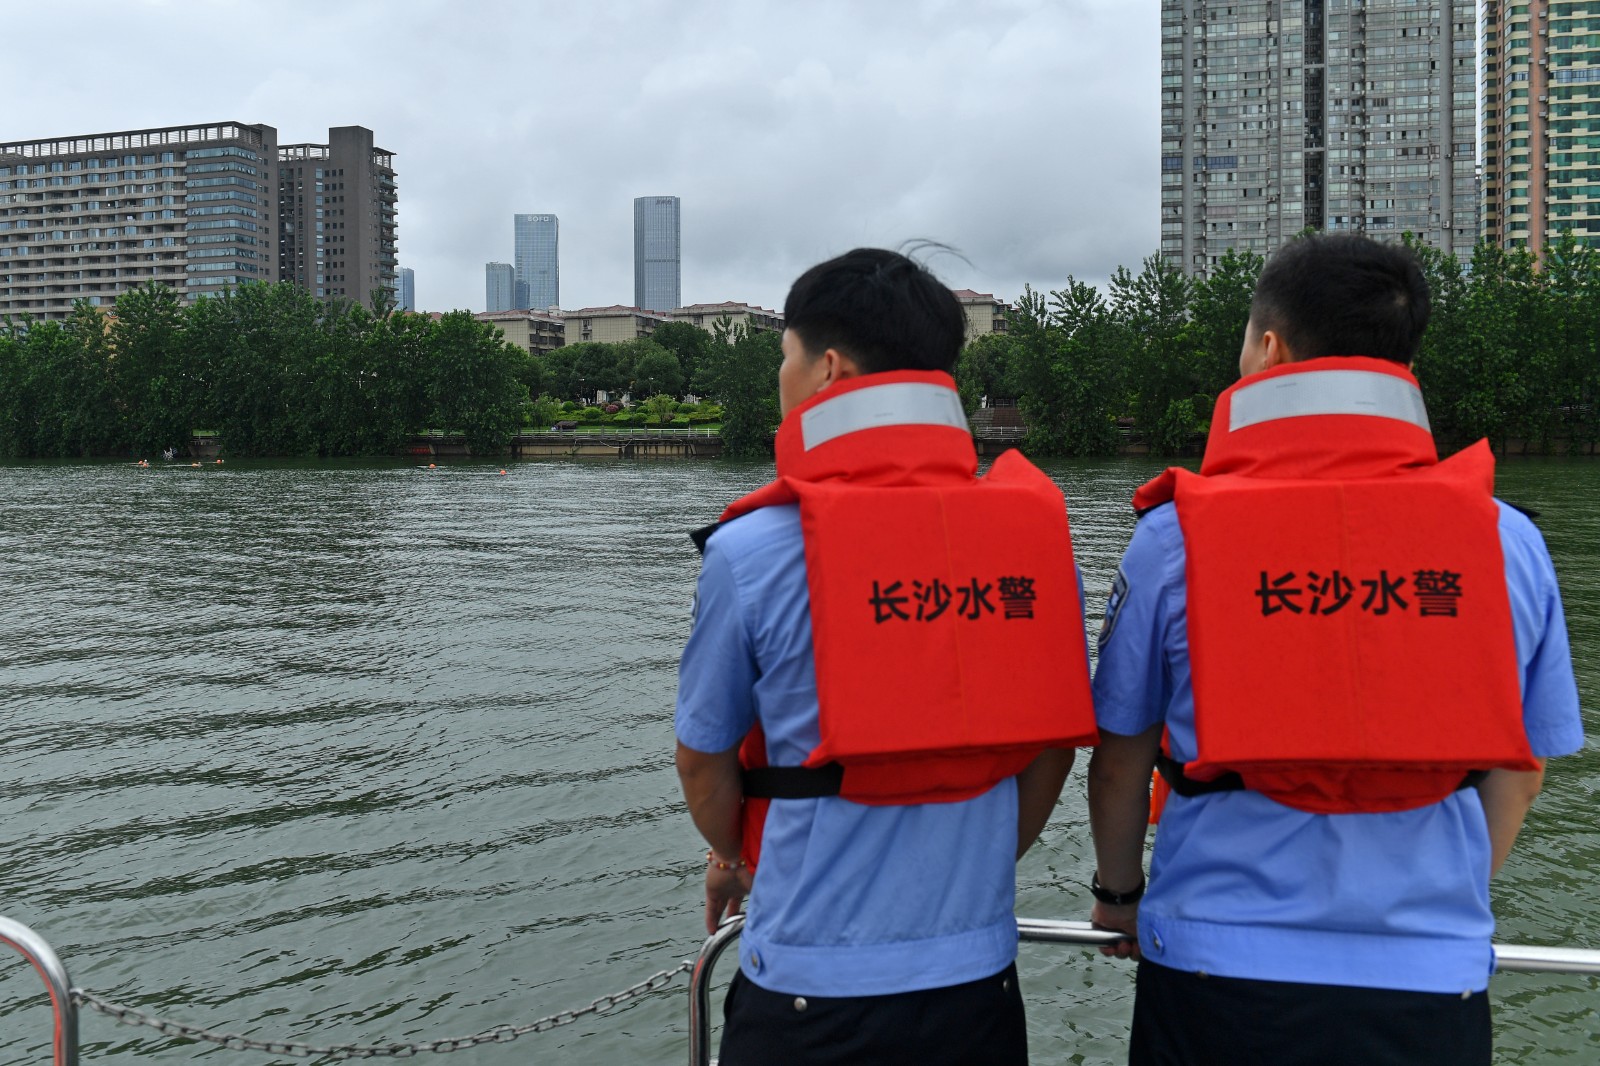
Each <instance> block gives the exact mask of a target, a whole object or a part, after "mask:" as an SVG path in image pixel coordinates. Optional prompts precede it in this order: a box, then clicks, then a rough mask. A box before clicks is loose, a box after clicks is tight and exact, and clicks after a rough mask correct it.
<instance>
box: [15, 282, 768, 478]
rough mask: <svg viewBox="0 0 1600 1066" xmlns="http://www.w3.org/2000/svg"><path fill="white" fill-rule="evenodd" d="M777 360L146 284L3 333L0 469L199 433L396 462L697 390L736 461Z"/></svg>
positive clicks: (749, 341)
mask: <svg viewBox="0 0 1600 1066" xmlns="http://www.w3.org/2000/svg"><path fill="white" fill-rule="evenodd" d="M780 357H781V356H780V353H779V349H778V338H777V337H776V335H773V334H760V333H751V332H748V331H746V330H744V329H743V328H741V327H735V326H732V325H730V324H729V323H728V322H726V321H724V322H721V323H719V324H718V325H717V326H716V328H715V329H714V331H712V332H707V331H706V330H703V329H700V328H699V327H696V326H693V325H690V324H688V323H670V324H668V325H666V326H663V327H662V328H661V329H660V330H659V331H658V332H657V334H656V336H655V337H654V338H647V339H640V340H634V341H629V342H626V343H623V344H594V343H584V344H574V345H569V346H567V347H564V348H560V349H557V350H556V351H554V352H551V353H549V354H547V355H543V356H539V355H532V354H530V353H528V352H526V351H524V350H523V349H521V348H519V347H517V346H515V345H512V344H508V343H506V342H505V340H504V339H503V337H502V336H501V335H500V333H499V331H498V330H497V329H496V328H495V327H494V326H493V325H491V324H488V323H485V322H480V321H478V320H477V319H475V318H474V317H473V316H472V315H471V314H469V313H468V312H465V311H456V312H452V313H450V314H447V315H443V316H441V317H439V318H431V317H429V316H425V315H409V314H395V313H392V311H391V310H390V309H389V308H387V307H385V306H383V305H381V304H380V305H378V306H376V307H375V308H374V309H371V310H369V309H367V308H364V307H361V306H358V305H355V304H352V303H349V302H343V301H325V300H318V299H315V298H313V297H312V296H311V295H310V294H309V293H307V292H306V291H305V290H304V289H300V288H297V287H295V286H294V285H291V284H287V283H284V284H276V285H267V284H251V285H244V286H241V287H240V288H238V289H236V290H232V291H230V292H228V293H226V294H224V295H222V296H218V297H213V298H208V299H204V300H200V301H197V302H195V303H194V304H191V305H185V304H184V303H183V302H182V300H181V299H180V297H179V296H178V294H177V292H176V291H175V290H173V289H170V288H167V287H164V286H147V287H144V288H139V289H135V290H132V291H129V292H126V293H124V294H123V295H122V296H120V297H119V298H118V299H117V302H116V305H115V309H114V313H112V314H107V313H105V312H104V311H102V310H101V309H100V308H97V307H92V306H90V305H89V304H87V303H80V304H78V305H77V306H76V307H74V308H73V311H72V314H71V315H70V316H69V317H68V318H67V319H66V320H65V321H62V322H36V321H31V320H30V321H23V322H14V321H10V320H6V321H4V322H0V457H5V458H47V457H82V456H100V455H130V456H149V455H153V454H155V453H156V452H158V451H160V450H162V449H166V448H174V449H178V450H180V451H181V450H183V449H184V448H185V447H186V446H187V444H188V442H189V440H190V438H191V436H192V435H193V433H194V432H195V431H197V430H200V431H206V432H211V433H215V434H217V435H219V436H220V438H221V440H222V444H223V448H224V449H225V450H226V452H227V454H229V455H234V456H269V455H291V456H292V455H309V456H352V455H390V454H394V453H395V452H396V451H397V450H399V449H400V448H401V447H403V446H404V444H405V443H406V442H407V441H408V440H409V439H410V438H412V437H413V436H415V435H416V434H418V433H420V432H423V431H425V430H428V429H442V430H446V431H448V432H452V433H460V434H463V435H464V436H465V437H466V439H467V442H468V444H469V445H470V446H471V448H472V449H473V451H475V452H478V453H479V454H492V453H494V452H496V451H499V450H501V449H502V448H504V447H505V445H506V443H507V441H508V440H509V439H510V437H511V436H512V434H514V433H516V432H518V431H519V430H523V429H536V430H543V429H548V428H549V427H550V426H551V425H552V424H553V423H554V422H555V421H557V420H559V419H561V418H563V417H570V414H571V412H573V411H574V409H575V407H578V408H581V409H583V410H587V408H584V407H583V406H582V405H585V404H587V403H589V402H590V401H591V400H592V399H593V398H594V397H595V396H597V395H599V394H600V393H602V392H605V393H609V394H611V395H613V396H615V395H617V394H620V393H623V392H629V391H631V392H632V394H633V395H634V396H635V397H636V398H638V399H639V400H641V401H642V402H641V403H640V405H639V407H638V408H637V409H636V410H637V411H638V412H642V417H646V418H654V420H655V421H656V422H657V423H659V424H668V423H670V422H671V421H672V420H673V419H674V418H676V417H679V415H680V414H681V412H682V408H681V405H679V404H678V402H677V399H676V398H677V397H680V396H682V395H684V394H685V393H686V392H691V391H692V392H698V393H701V394H707V393H709V394H713V395H716V396H722V395H727V396H730V397H733V398H734V400H735V403H734V406H733V408H732V409H730V410H728V411H726V412H723V411H720V410H719V411H718V412H717V418H718V420H719V421H721V422H722V423H723V432H724V434H725V435H726V439H727V442H728V448H729V450H730V451H731V452H732V453H733V454H738V455H746V456H750V455H759V454H761V453H762V452H763V450H764V449H765V446H766V438H767V434H768V432H769V428H770V425H773V424H776V418H777V392H776V380H777V363H778V360H779V358H780ZM713 410H715V409H714V408H713ZM697 411H698V409H697ZM683 417H684V419H685V421H688V420H689V418H690V416H688V415H684V416H683ZM578 420H579V421H583V420H584V419H583V418H581V417H580V418H578ZM636 421H638V417H633V418H630V424H632V423H633V422H636Z"/></svg>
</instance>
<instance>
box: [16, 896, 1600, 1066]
mask: <svg viewBox="0 0 1600 1066" xmlns="http://www.w3.org/2000/svg"><path fill="white" fill-rule="evenodd" d="M743 930H744V918H743V917H742V916H741V917H734V918H729V919H727V920H726V921H724V922H723V923H722V925H721V926H720V927H719V928H718V929H717V931H716V932H715V933H712V934H711V935H710V936H709V937H707V938H706V940H705V942H704V943H703V944H702V945H701V947H700V955H699V957H698V958H697V959H695V960H694V961H693V962H689V961H684V962H681V963H679V964H678V965H677V966H676V967H674V968H672V969H670V970H662V971H660V972H658V973H655V974H652V975H651V976H649V977H647V978H645V979H644V980H643V981H640V982H639V983H638V984H635V985H632V986H630V987H628V988H625V989H623V990H622V991H620V992H614V993H612V994H611V995H608V996H601V997H600V998H599V999H596V1000H593V1001H592V1002H590V1003H589V1004H588V1005H587V1006H585V1007H577V1008H574V1009H571V1010H564V1011H559V1012H557V1013H555V1014H552V1015H549V1016H547V1017H544V1018H540V1019H538V1020H537V1021H534V1022H529V1023H526V1024H522V1025H513V1024H509V1023H508V1024H504V1025H497V1026H494V1027H493V1028H491V1029H487V1030H485V1031H484V1032H481V1033H475V1034H473V1035H471V1036H464V1037H454V1038H446V1039H439V1040H425V1041H420V1042H414V1043H403V1042H392V1043H383V1044H331V1045H321V1046H318V1045H312V1044H306V1043H301V1042H299V1041H292V1040H261V1039H256V1038H254V1037H248V1036H242V1035H240V1034H237V1033H225V1032H217V1031H213V1030H209V1029H204V1028H201V1027H199V1026H194V1025H186V1024H184V1023H182V1022H175V1021H169V1020H165V1019H162V1018H157V1017H154V1016H152V1015H149V1014H145V1013H144V1012H142V1011H137V1010H134V1009H132V1008H129V1007H124V1006H121V1005H120V1004H116V1003H112V1002H109V1001H107V1000H105V999H103V998H102V997H100V996H98V995H96V994H95V993H93V992H90V991H87V990H85V989H81V988H75V987H73V985H72V981H71V979H70V978H69V977H68V975H67V968H66V966H65V965H64V964H63V963H62V961H61V959H60V957H59V956H58V955H57V954H56V952H55V949H54V948H52V947H51V946H50V945H49V943H48V942H46V941H45V939H44V938H43V937H41V936H40V935H39V934H37V933H35V932H34V931H33V930H32V929H30V928H28V927H27V926H25V925H23V924H22V923H20V922H15V921H12V920H10V919H8V918H0V944H4V945H5V946H7V947H10V948H12V949H14V950H15V951H17V952H18V953H19V954H20V955H22V957H23V958H24V959H26V960H27V961H28V963H29V964H30V965H32V966H33V968H34V970H35V971H36V972H37V973H38V974H39V976H40V977H41V978H42V979H43V980H44V983H45V988H46V989H47V990H48V991H49V994H50V1005H51V1007H52V1014H53V1017H54V1022H55V1030H54V1034H53V1036H52V1041H51V1051H52V1056H53V1057H52V1061H53V1062H54V1066H78V1021H79V1010H78V1008H79V1006H80V1005H87V1006H89V1007H91V1008H93V1009H94V1010H96V1011H98V1012H100V1013H101V1014H104V1015H106V1016H108V1017H110V1018H112V1019H113V1020H115V1021H117V1022H119V1023H122V1024H126V1025H138V1026H145V1027H147V1028H150V1029H154V1030H156V1031H157V1032H160V1033H163V1034H165V1035H167V1036H177V1037H183V1038H185V1039H188V1040H198V1041H205V1042H208V1043H212V1044H216V1045H218V1046H219V1047H224V1048H228V1049H231V1050H234V1051H263V1052H266V1053H268V1054H274V1055H287V1056H291V1057H294V1058H318V1059H339V1060H342V1059H371V1058H411V1057H413V1056H415V1055H417V1054H419V1053H421V1052H427V1051H432V1052H450V1051H461V1050H463V1049H466V1048H470V1047H475V1046H477V1045H479V1044H504V1043H509V1042H510V1041H512V1040H516V1039H517V1038H518V1037H521V1036H526V1035H528V1034H529V1033H542V1032H548V1031H549V1030H551V1029H556V1028H559V1027H561V1026H563V1025H570V1024H571V1023H573V1022H575V1021H578V1020H579V1019H580V1018H584V1017H589V1016H593V1015H598V1014H602V1013H604V1012H605V1011H608V1010H610V1009H611V1008H613V1007H616V1006H618V1005H620V1004H622V1003H626V1002H627V1001H628V1000H630V999H634V998H635V997H638V996H642V995H646V994H648V993H650V992H654V991H657V990H659V989H662V988H665V987H667V986H668V985H670V984H672V982H673V981H675V980H676V979H677V977H678V975H679V974H682V973H689V974H691V977H690V983H689V1064H690V1066H710V1064H711V1061H712V1059H711V975H712V972H713V970H714V969H715V968H716V965H717V960H718V959H719V958H721V956H722V954H723V952H724V951H726V950H727V949H728V946H729V945H731V944H732V943H733V942H734V941H735V940H737V939H738V938H739V934H740V933H741V932H742V931H743ZM1017 934H1018V936H1019V937H1021V939H1022V940H1024V941H1027V942H1030V943H1036V944H1073V945H1077V946H1079V947H1099V946H1101V945H1104V944H1113V943H1116V942H1117V941H1119V940H1122V939H1124V937H1123V936H1122V934H1121V933H1113V932H1108V931H1107V930H1104V929H1096V928H1094V927H1093V926H1091V925H1090V924H1089V923H1088V922H1065V921H1053V920H1050V919H1045V918H1018V919H1017ZM1494 953H1495V969H1496V972H1499V973H1513V972H1514V973H1575V974H1590V975H1600V951H1591V950H1588V949H1585V948H1546V947H1533V946H1529V945H1523V944H1496V945H1495V948H1494Z"/></svg>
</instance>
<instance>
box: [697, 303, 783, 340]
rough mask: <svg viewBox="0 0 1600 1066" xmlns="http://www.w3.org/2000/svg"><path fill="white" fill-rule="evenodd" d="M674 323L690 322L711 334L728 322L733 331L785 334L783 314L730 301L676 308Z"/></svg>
mask: <svg viewBox="0 0 1600 1066" xmlns="http://www.w3.org/2000/svg"><path fill="white" fill-rule="evenodd" d="M671 318H672V320H673V321H674V322H688V323H689V324H691V325H695V326H699V327H700V328H701V329H703V330H706V331H707V332H710V331H711V330H712V329H713V328H715V326H716V324H717V323H718V322H722V321H726V322H727V325H728V328H729V329H730V330H731V329H732V328H733V327H735V326H743V327H744V328H745V329H748V330H751V331H753V332H755V331H766V332H769V333H782V332H783V314H782V313H781V312H779V311H771V310H768V309H767V308H765V307H756V306H755V305H754V304H745V303H739V302H738V301H736V300H728V301H727V302H725V303H720V304H689V305H688V306H686V307H678V308H674V309H673V310H672V312H671Z"/></svg>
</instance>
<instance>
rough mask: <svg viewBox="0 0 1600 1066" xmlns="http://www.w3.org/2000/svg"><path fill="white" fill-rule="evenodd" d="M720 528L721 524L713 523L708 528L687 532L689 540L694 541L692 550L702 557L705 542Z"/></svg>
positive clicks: (704, 551)
mask: <svg viewBox="0 0 1600 1066" xmlns="http://www.w3.org/2000/svg"><path fill="white" fill-rule="evenodd" d="M721 528H722V523H721V522H713V523H711V524H710V525H709V526H701V527H700V528H699V529H691V530H690V531H689V539H690V540H692V541H694V550H695V551H697V552H699V553H700V554H701V555H704V554H705V553H706V541H708V540H710V539H711V534H713V533H715V532H716V531H717V530H719V529H721Z"/></svg>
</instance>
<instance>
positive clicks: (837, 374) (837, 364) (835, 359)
mask: <svg viewBox="0 0 1600 1066" xmlns="http://www.w3.org/2000/svg"><path fill="white" fill-rule="evenodd" d="M822 359H823V362H824V363H825V364H826V366H827V368H828V372H827V377H826V378H825V379H824V380H823V383H822V388H824V389H825V388H827V387H828V386H829V385H832V384H833V383H834V382H836V381H844V380H845V379H847V378H858V377H860V376H861V368H860V367H859V366H857V365H856V361H855V360H854V359H852V358H850V357H849V356H848V355H845V354H844V353H843V352H841V351H839V349H837V348H829V349H828V350H827V351H825V352H823V353H822ZM818 391H821V390H820V389H819V390H818Z"/></svg>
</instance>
